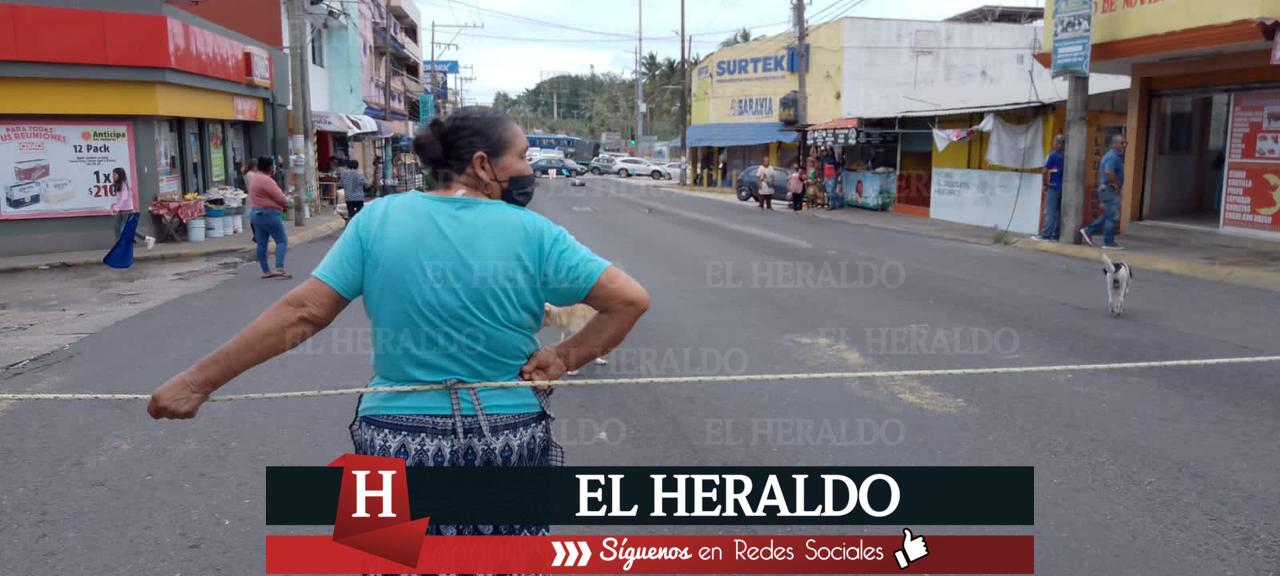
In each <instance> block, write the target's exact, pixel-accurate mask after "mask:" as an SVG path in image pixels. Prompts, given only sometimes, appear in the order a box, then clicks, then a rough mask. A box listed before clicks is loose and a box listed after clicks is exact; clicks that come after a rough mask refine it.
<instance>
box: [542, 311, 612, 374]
mask: <svg viewBox="0 0 1280 576" xmlns="http://www.w3.org/2000/svg"><path fill="white" fill-rule="evenodd" d="M595 317H596V310H595V308H592V307H590V306H587V305H586V304H574V305H573V306H569V307H567V308H561V307H559V306H552V305H551V304H549V303H548V304H544V306H543V309H542V325H543V326H544V327H546V326H555V327H556V328H559V329H560V341H561V342H564V341H565V340H567V339H568V338H569V336H572V335H574V334H577V333H578V332H579V331H581V330H582V329H583V328H585V327H586V326H587V323H588V322H591V319H592V318H595ZM608 363H609V361H608V360H605V359H604V358H596V364H597V365H600V366H603V365H605V364H608ZM569 375H570V376H577V375H578V371H577V370H571V371H569Z"/></svg>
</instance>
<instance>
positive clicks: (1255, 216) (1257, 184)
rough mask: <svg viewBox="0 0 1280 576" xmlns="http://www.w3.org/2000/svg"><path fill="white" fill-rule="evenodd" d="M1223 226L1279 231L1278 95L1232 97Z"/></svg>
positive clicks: (1279, 130)
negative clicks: (1277, 216) (1277, 215)
mask: <svg viewBox="0 0 1280 576" xmlns="http://www.w3.org/2000/svg"><path fill="white" fill-rule="evenodd" d="M1227 147H1228V148H1227V164H1226V186H1225V187H1224V189H1223V190H1224V193H1223V196H1224V198H1223V203H1222V226H1223V227H1224V228H1225V227H1230V228H1242V229H1249V230H1265V231H1270V232H1275V231H1280V218H1276V214H1277V212H1280V92H1252V93H1245V94H1235V95H1233V96H1232V100H1231V132H1230V138H1229V139H1228V142H1227Z"/></svg>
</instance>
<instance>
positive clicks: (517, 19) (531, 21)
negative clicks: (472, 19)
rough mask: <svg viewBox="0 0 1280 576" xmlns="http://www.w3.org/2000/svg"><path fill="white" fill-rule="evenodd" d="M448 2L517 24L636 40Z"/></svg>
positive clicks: (458, 2) (454, 1)
mask: <svg viewBox="0 0 1280 576" xmlns="http://www.w3.org/2000/svg"><path fill="white" fill-rule="evenodd" d="M448 2H449V3H450V4H457V5H458V6H462V7H464V8H471V9H474V10H476V11H478V12H481V13H484V14H489V15H491V16H495V17H497V18H503V19H507V20H512V21H515V22H523V23H526V24H537V25H539V26H546V27H550V28H557V29H560V30H573V31H575V32H582V33H584V34H595V35H598V36H609V37H614V38H630V39H633V40H634V39H635V37H634V36H632V35H629V34H619V33H617V32H602V31H600V30H591V29H589V28H579V27H577V26H569V25H568V24H562V23H560V22H553V21H550V20H541V19H538V18H531V17H529V16H521V15H519V14H512V13H509V12H502V11H500V10H494V9H492V8H485V7H483V6H477V5H475V4H470V3H467V2H462V1H461V0H448Z"/></svg>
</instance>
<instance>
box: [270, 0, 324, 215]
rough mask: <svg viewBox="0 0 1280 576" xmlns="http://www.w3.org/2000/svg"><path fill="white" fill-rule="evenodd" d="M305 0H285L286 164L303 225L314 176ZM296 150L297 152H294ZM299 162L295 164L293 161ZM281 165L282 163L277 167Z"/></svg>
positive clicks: (297, 210) (296, 206)
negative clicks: (289, 126)
mask: <svg viewBox="0 0 1280 576" xmlns="http://www.w3.org/2000/svg"><path fill="white" fill-rule="evenodd" d="M305 1H306V0H289V3H288V5H287V8H288V13H289V83H290V88H291V90H292V106H291V108H292V110H291V111H290V112H291V115H292V122H291V124H292V125H293V130H292V133H291V134H290V136H291V138H290V145H289V147H290V154H289V157H290V158H289V164H290V166H289V168H290V172H292V174H291V177H292V178H293V182H294V186H293V191H294V193H295V194H296V195H297V200H296V201H295V202H294V215H293V223H294V225H296V226H305V225H306V220H305V219H304V218H303V214H304V212H303V211H304V208H303V206H302V204H303V202H304V201H305V200H306V198H307V196H308V192H310V190H311V181H312V179H313V178H315V161H314V159H313V158H312V155H313V154H314V152H313V151H312V147H313V146H314V142H313V140H312V130H311V110H310V109H311V84H310V76H311V74H310V71H309V70H308V69H307V68H308V62H307V46H308V42H307V36H308V35H307V21H306V16H305V12H304V8H303V2H305ZM298 140H301V145H302V150H294V149H293V148H294V144H295V143H296V142H297V141H298ZM295 152H297V153H295ZM299 160H300V161H301V162H302V165H301V166H299V165H297V161H299ZM279 168H283V166H281V167H279Z"/></svg>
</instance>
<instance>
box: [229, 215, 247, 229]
mask: <svg viewBox="0 0 1280 576" xmlns="http://www.w3.org/2000/svg"><path fill="white" fill-rule="evenodd" d="M234 218H235V219H234V220H232V221H231V230H232V232H234V233H236V234H239V233H241V232H244V214H236V215H235V216H234Z"/></svg>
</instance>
